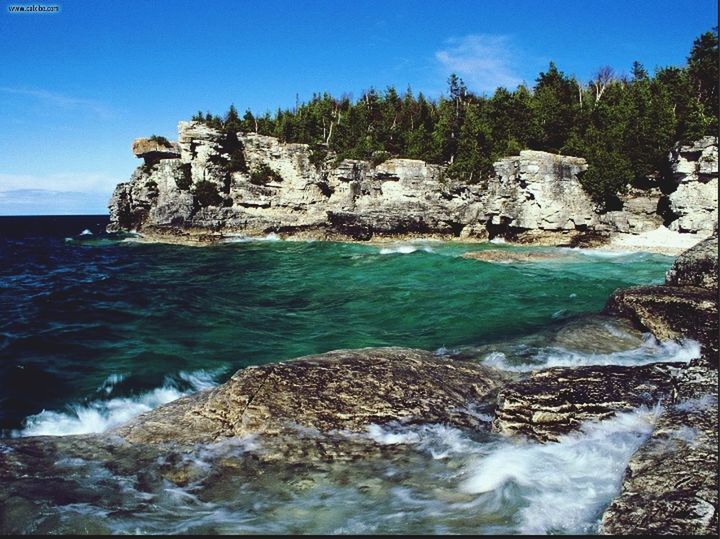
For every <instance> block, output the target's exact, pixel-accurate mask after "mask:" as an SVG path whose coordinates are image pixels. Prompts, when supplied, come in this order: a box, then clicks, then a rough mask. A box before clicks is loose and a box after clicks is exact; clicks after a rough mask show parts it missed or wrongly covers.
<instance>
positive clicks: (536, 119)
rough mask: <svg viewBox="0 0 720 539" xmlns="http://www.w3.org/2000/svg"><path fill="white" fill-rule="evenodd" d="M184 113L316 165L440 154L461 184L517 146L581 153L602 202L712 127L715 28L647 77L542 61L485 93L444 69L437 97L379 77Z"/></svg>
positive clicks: (652, 173) (637, 67)
mask: <svg viewBox="0 0 720 539" xmlns="http://www.w3.org/2000/svg"><path fill="white" fill-rule="evenodd" d="M193 120H199V121H203V122H205V123H207V124H209V125H211V126H214V127H217V128H219V129H223V130H225V131H227V132H228V133H235V132H238V131H244V132H257V133H260V134H263V135H272V136H275V137H278V138H279V139H280V140H282V141H285V142H300V143H305V144H309V145H310V146H311V149H312V156H313V161H314V163H315V164H316V165H319V164H321V163H322V162H324V161H325V159H327V158H328V156H330V157H334V158H336V159H338V160H340V159H346V158H350V159H366V160H371V161H374V162H375V163H379V162H381V161H383V160H385V159H387V158H389V157H405V158H413V159H422V160H425V161H428V162H430V163H442V164H447V165H448V168H447V176H448V177H451V178H454V179H458V180H460V181H464V182H466V183H481V182H483V181H484V179H485V178H487V177H488V175H489V174H491V173H492V163H493V162H494V161H496V160H498V159H499V158H502V157H504V156H508V155H514V154H517V153H518V152H519V151H520V150H523V149H533V150H543V151H548V152H554V153H562V154H566V155H575V156H580V157H584V158H585V159H587V161H588V170H587V172H585V173H584V174H582V175H581V178H580V181H581V182H582V184H583V186H584V187H585V189H586V190H587V192H588V193H589V194H590V195H591V196H592V197H593V198H594V200H595V201H596V202H598V203H599V204H601V205H605V206H606V207H612V206H613V205H615V204H616V203H617V200H618V198H617V197H618V195H620V194H622V193H623V192H624V191H625V190H626V189H627V187H628V186H634V187H638V188H648V187H650V186H653V185H657V186H659V187H660V188H663V187H664V186H665V185H666V183H667V180H668V178H669V171H668V170H666V167H667V153H668V151H669V149H670V148H671V147H672V145H673V144H674V143H675V142H676V141H678V140H680V141H686V142H688V141H693V140H697V139H698V138H700V137H702V136H703V135H706V134H716V133H717V130H718V29H717V27H716V28H714V29H713V30H712V31H711V32H706V33H704V34H702V35H701V36H700V37H698V38H697V39H696V40H695V42H694V43H693V46H692V49H691V51H690V54H689V56H688V59H687V64H686V65H685V66H683V67H663V68H657V69H656V70H655V72H654V74H653V75H650V74H649V73H648V71H647V70H646V69H645V68H644V67H643V66H642V65H641V64H640V63H639V62H635V63H634V64H633V65H632V70H631V74H630V75H629V76H628V75H620V76H618V75H616V74H615V73H614V71H613V70H612V68H610V67H603V68H600V69H599V70H598V71H597V73H596V75H595V76H594V78H593V80H591V81H587V82H582V81H579V80H578V79H576V78H575V77H573V76H568V75H566V74H565V73H563V72H562V71H561V70H559V69H558V67H557V66H556V65H555V64H554V63H553V62H551V63H550V65H549V66H548V68H547V70H546V71H544V72H541V73H540V74H539V75H538V77H537V79H536V81H535V85H534V86H533V87H528V86H527V85H525V84H521V85H519V86H518V87H517V88H515V89H514V90H512V91H511V90H508V89H506V88H498V89H497V90H496V91H495V93H494V94H493V95H492V96H487V95H477V94H475V93H473V92H472V91H470V90H469V89H468V88H467V87H466V85H465V84H464V83H463V81H462V80H461V79H460V78H459V77H457V76H456V75H455V74H453V75H451V76H450V78H449V79H448V90H447V94H446V95H442V96H441V97H440V98H438V99H435V100H433V99H429V98H427V97H426V96H424V95H423V94H422V92H421V93H418V94H417V95H416V94H414V93H413V92H412V90H411V89H410V88H408V89H407V90H406V91H405V92H404V93H402V94H400V93H398V91H397V90H396V89H395V88H393V87H388V88H387V89H386V90H385V91H384V92H379V91H376V90H375V89H370V90H368V91H366V92H364V93H363V95H362V96H361V97H360V98H359V99H357V100H352V99H351V98H350V97H349V96H347V95H344V96H342V97H339V98H338V97H333V96H331V95H329V94H327V93H324V94H322V95H320V94H317V95H314V96H313V98H312V99H311V100H310V101H309V102H307V103H302V104H298V105H297V106H296V107H295V108H293V109H285V110H283V109H278V110H277V111H276V112H275V113H274V114H271V113H269V112H267V113H265V114H264V115H261V116H257V115H254V114H253V113H252V112H251V111H250V110H247V111H246V112H245V114H244V115H243V116H242V117H241V116H240V115H239V114H238V111H237V109H236V108H235V106H234V105H233V106H231V107H230V109H229V110H228V112H227V113H226V114H225V115H224V117H220V116H217V115H213V114H211V113H209V112H208V113H206V114H203V113H202V112H198V114H197V115H195V116H194V117H193Z"/></svg>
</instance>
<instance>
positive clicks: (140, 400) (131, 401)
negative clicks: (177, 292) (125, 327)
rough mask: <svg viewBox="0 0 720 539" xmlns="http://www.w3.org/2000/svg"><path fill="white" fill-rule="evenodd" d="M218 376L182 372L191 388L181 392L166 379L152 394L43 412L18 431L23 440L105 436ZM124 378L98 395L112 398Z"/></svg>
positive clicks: (116, 377) (108, 384) (111, 381)
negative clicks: (134, 418)
mask: <svg viewBox="0 0 720 539" xmlns="http://www.w3.org/2000/svg"><path fill="white" fill-rule="evenodd" d="M217 374H218V373H217V372H209V371H204V370H200V371H195V372H191V373H188V372H184V371H183V372H181V373H179V375H178V376H179V378H180V379H181V380H183V381H184V382H185V383H186V385H187V386H188V387H187V389H184V390H181V389H179V388H178V387H177V385H178V384H177V383H176V382H175V381H173V380H171V379H169V378H168V379H166V380H165V383H164V384H163V385H162V386H161V387H158V388H155V389H153V390H151V391H147V392H145V393H141V394H139V395H134V396H130V397H115V398H111V399H108V400H104V399H98V400H94V401H91V402H89V403H86V404H70V405H68V406H67V407H66V410H65V411H62V412H58V411H53V410H43V411H42V412H40V413H38V414H35V415H31V416H29V417H28V418H27V419H26V420H25V425H24V427H23V428H22V429H20V430H18V431H14V432H13V433H12V434H13V436H15V437H21V436H65V435H68V434H90V433H99V432H105V431H107V430H110V429H112V428H115V427H118V426H120V425H122V424H123V423H126V422H127V421H129V420H130V419H132V418H133V417H136V416H138V415H140V414H143V413H145V412H149V411H150V410H152V409H154V408H157V407H158V406H161V405H163V404H167V403H168V402H171V401H174V400H176V399H179V398H180V397H184V396H185V395H189V394H191V393H194V392H196V391H200V390H203V389H210V388H212V387H215V386H216V385H217V382H215V377H216V376H217ZM124 378H125V376H124V375H121V374H111V375H110V376H108V378H107V379H106V380H105V381H104V382H103V383H102V384H101V385H100V387H99V388H98V392H100V393H104V394H105V395H110V394H111V393H112V392H113V390H114V388H115V386H116V385H117V384H119V383H120V382H122V381H123V380H124Z"/></svg>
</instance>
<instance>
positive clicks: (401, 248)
mask: <svg viewBox="0 0 720 539" xmlns="http://www.w3.org/2000/svg"><path fill="white" fill-rule="evenodd" d="M417 251H422V252H425V253H434V252H435V251H434V250H433V248H432V247H429V246H427V245H408V244H403V245H394V246H392V247H382V248H380V250H379V251H378V253H380V254H381V255H395V254H401V255H409V254H411V253H415V252H417Z"/></svg>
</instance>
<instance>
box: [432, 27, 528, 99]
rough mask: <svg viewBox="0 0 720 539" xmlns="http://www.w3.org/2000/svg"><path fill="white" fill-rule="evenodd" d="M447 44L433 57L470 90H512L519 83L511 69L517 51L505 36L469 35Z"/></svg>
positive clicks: (518, 78)
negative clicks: (461, 80)
mask: <svg viewBox="0 0 720 539" xmlns="http://www.w3.org/2000/svg"><path fill="white" fill-rule="evenodd" d="M447 45H448V46H447V47H446V48H445V49H443V50H439V51H437V52H436V53H435V58H436V59H437V60H438V61H439V62H440V63H441V64H442V65H443V67H444V68H445V69H446V70H447V74H449V73H453V72H454V73H457V74H458V75H459V76H460V77H461V78H462V79H463V80H464V81H465V83H466V84H467V86H468V88H469V89H471V90H475V91H479V92H489V93H491V92H493V91H494V90H495V88H497V87H498V86H504V87H506V88H509V89H513V88H515V87H516V86H517V85H518V84H520V83H521V82H522V79H521V78H520V77H519V76H518V75H517V74H516V73H515V71H514V67H513V66H514V65H515V61H516V60H515V59H516V53H514V51H513V49H512V46H511V43H510V40H509V38H508V37H507V36H496V35H488V34H472V35H467V36H465V37H462V38H459V39H458V38H454V39H449V40H448V41H447Z"/></svg>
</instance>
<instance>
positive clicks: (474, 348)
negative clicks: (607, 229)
mask: <svg viewBox="0 0 720 539" xmlns="http://www.w3.org/2000/svg"><path fill="white" fill-rule="evenodd" d="M107 224H108V217H107V216H103V215H99V216H95V215H91V216H47V217H0V437H2V438H18V437H28V436H62V435H69V434H87V433H98V432H104V431H107V430H108V429H111V428H113V427H115V426H118V425H121V424H122V423H124V422H126V421H128V420H130V419H132V418H133V417H135V416H137V415H139V414H141V413H143V412H146V411H149V410H151V409H153V408H155V407H157V406H160V405H162V404H165V403H167V402H170V401H172V400H174V399H177V398H179V397H181V396H183V395H187V394H190V393H192V392H195V391H199V390H203V389H208V388H212V387H215V386H216V385H218V384H221V383H223V382H224V381H226V380H227V379H228V378H229V377H230V376H231V375H232V374H233V373H235V372H236V371H237V370H238V369H243V368H245V367H248V366H251V365H262V364H267V363H276V362H280V361H285V360H289V359H292V358H296V357H300V356H305V355H309V354H319V353H323V352H327V351H330V350H335V349H341V348H362V347H371V346H404V347H414V348H421V349H425V350H430V351H433V352H435V353H436V354H437V355H451V356H452V355H453V354H462V355H463V357H466V358H467V357H470V358H472V360H473V361H477V362H480V363H484V364H486V365H489V366H493V367H496V368H500V369H504V370H507V371H509V372H513V373H529V372H532V371H534V370H537V369H541V368H544V367H549V366H580V365H598V364H606V365H610V364H619V365H639V364H644V363H650V362H655V361H688V360H690V359H692V358H693V357H697V355H698V352H699V349H698V345H697V343H694V342H692V341H687V342H683V343H674V342H658V341H656V340H655V339H654V338H653V337H652V336H651V335H649V334H644V333H642V332H640V331H638V330H636V329H634V328H632V327H630V326H629V325H628V324H627V323H626V322H623V321H620V320H615V319H613V318H610V317H607V316H604V315H602V313H601V311H602V309H603V306H604V305H605V303H606V301H607V299H608V297H609V295H610V294H611V293H612V292H613V291H614V290H615V289H617V288H620V287H627V286H632V285H640V284H657V283H661V282H662V281H663V279H664V275H665V272H666V271H667V270H668V269H669V267H670V265H671V263H672V260H673V259H672V258H671V257H668V256H664V255H659V254H650V253H639V252H617V251H606V250H602V249H571V248H547V247H518V246H512V245H508V244H504V243H502V242H494V243H483V244H478V243H471V244H463V243H457V242H440V241H398V242H384V243H341V242H320V241H285V240H281V239H279V238H278V237H276V236H274V235H269V236H267V237H265V238H259V239H258V238H255V239H253V238H246V237H243V236H241V235H236V236H230V237H227V238H226V241H223V242H222V243H218V244H214V245H208V246H201V247H198V246H182V245H170V244H161V243H144V242H142V241H141V240H142V238H141V237H139V236H138V235H137V234H107V233H105V227H106V225H107ZM487 249H495V250H508V251H511V252H514V251H533V252H538V253H547V254H548V257H547V258H542V257H539V258H536V259H534V260H531V261H523V262H510V263H501V262H486V261H482V260H474V259H470V258H465V257H464V256H463V255H464V254H465V253H468V252H474V251H483V250H487ZM658 413H659V412H658V409H657V408H647V409H646V408H643V409H638V410H635V411H631V412H628V413H625V414H620V415H618V416H616V417H614V418H612V419H610V420H606V421H603V422H601V423H591V424H587V425H585V426H584V427H583V429H581V430H580V431H578V432H576V433H573V434H570V435H566V436H564V437H562V438H561V440H560V441H559V442H556V443H550V444H538V443H534V442H531V441H526V440H525V441H522V440H513V439H507V438H501V437H499V436H497V435H494V434H492V433H491V432H490V429H489V424H488V429H487V431H486V432H482V433H472V432H465V431H463V430H460V429H457V428H454V427H451V426H448V425H440V424H429V425H419V426H412V427H408V426H402V425H394V426H393V425H390V426H388V425H384V426H380V425H373V426H371V427H370V428H369V429H368V432H367V434H366V435H367V436H368V437H370V438H371V439H372V440H374V441H375V442H376V443H379V444H391V445H400V446H402V447H403V448H406V449H404V451H405V453H404V457H403V458H401V459H399V460H397V461H396V460H392V459H391V460H388V461H378V462H376V461H372V462H363V461H359V462H350V463H344V464H338V463H335V464H332V465H327V466H326V467H322V466H320V467H318V465H313V466H311V467H308V468H307V469H296V468H293V470H294V471H291V472H288V471H287V470H285V471H284V472H283V473H282V474H277V475H276V476H273V475H272V473H270V472H268V474H265V475H263V474H259V475H258V474H256V475H254V476H252V477H250V478H249V479H248V478H245V479H244V480H243V481H242V482H238V481H235V482H233V481H232V479H231V478H227V481H229V483H228V485H229V486H226V488H224V489H220V491H221V492H220V493H218V489H217V485H214V487H215V488H211V486H210V485H209V483H211V482H210V481H209V480H208V478H209V477H210V475H209V474H210V473H211V472H210V471H207V470H209V469H210V468H212V466H211V465H210V464H208V462H210V461H212V458H211V457H208V454H209V453H208V452H207V451H205V452H204V453H203V454H202V455H204V456H198V455H195V456H194V457H193V458H196V459H197V467H198V470H199V471H198V474H199V475H198V479H197V480H196V481H195V482H191V483H189V484H187V485H182V486H178V485H174V484H171V483H167V484H161V485H160V486H157V487H155V488H154V490H152V491H151V492H150V493H148V492H142V493H140V492H139V491H138V490H137V489H133V488H128V489H125V490H123V493H124V494H122V496H121V499H118V498H117V496H116V497H115V498H113V499H112V500H110V499H105V498H103V496H102V492H101V491H100V495H97V494H98V493H97V492H96V495H94V496H88V499H87V500H80V501H78V500H74V501H73V502H72V503H69V504H64V505H63V504H62V503H60V502H48V501H47V500H45V501H43V500H34V499H32V496H31V497H30V499H29V501H30V502H32V503H33V504H35V505H36V506H37V507H42V510H40V509H38V511H37V512H36V513H33V515H34V516H33V517H32V518H36V519H38V527H36V528H34V529H36V530H40V531H42V532H44V533H74V532H80V533H82V531H83V530H84V529H86V528H83V525H84V524H82V523H83V522H87V519H89V518H92V519H93V521H94V522H98V521H100V522H102V523H103V526H105V528H103V530H104V531H106V532H108V533H472V534H478V533H489V534H498V533H561V534H562V533H594V532H595V531H597V526H598V522H599V518H600V515H601V514H602V511H603V510H604V508H605V507H606V506H607V504H608V503H609V502H610V500H611V499H612V498H613V497H614V496H615V495H616V494H617V493H618V492H619V489H620V484H621V481H622V476H623V473H624V469H625V467H626V465H627V462H628V460H629V458H630V456H631V455H632V453H633V452H634V451H635V449H636V448H637V447H638V446H639V445H640V444H641V443H642V441H643V440H644V439H645V438H646V437H647V436H648V435H649V433H650V432H651V430H652V424H653V421H654V419H655V418H656V417H657V414H658ZM253 443H260V444H261V443H262V441H261V440H255V441H253ZM0 446H1V444H0ZM0 449H1V447H0ZM203 459H204V460H203ZM96 468H97V467H96ZM96 468H93V469H96ZM203 470H206V472H203ZM96 471H97V470H96ZM88 473H90V472H88ZM93 473H95V472H93ZM97 473H101V474H105V475H102V477H103V478H105V479H104V481H108V477H110V478H111V480H112V477H113V476H112V474H111V473H110V472H108V471H107V470H104V471H100V472H97ZM203 473H206V474H208V475H206V476H203ZM108 474H110V475H109V476H108ZM98 477H100V476H98ZM213 477H215V476H213ZM203 478H204V479H203ZM126 479H127V478H125V479H123V480H126ZM216 479H217V478H216V477H215V479H214V481H215V480H216ZM114 480H116V481H120V480H121V478H115V479H114ZM0 483H2V479H0ZM101 483H103V482H102V481H95V482H92V481H91V482H90V486H89V487H88V488H89V489H90V490H91V491H92V489H102V488H105V487H102V486H98V485H100V484H101ZM93 485H95V486H93ZM148 497H149V498H148ZM0 505H2V495H1V494H0ZM118 507H120V508H123V510H117V509H118ZM48 515H54V520H50V521H47V519H48V518H49V517H48ZM58 515H60V516H58ZM28 518H29V517H28ZM43 519H45V520H43ZM98 519H99V520H98ZM43 522H45V524H42V523H43ZM48 522H49V523H48ZM43 525H44V526H45V527H44V528H43V527H42V526H43ZM93 529H94V530H95V528H93Z"/></svg>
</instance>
